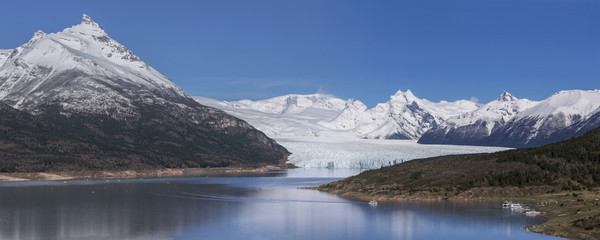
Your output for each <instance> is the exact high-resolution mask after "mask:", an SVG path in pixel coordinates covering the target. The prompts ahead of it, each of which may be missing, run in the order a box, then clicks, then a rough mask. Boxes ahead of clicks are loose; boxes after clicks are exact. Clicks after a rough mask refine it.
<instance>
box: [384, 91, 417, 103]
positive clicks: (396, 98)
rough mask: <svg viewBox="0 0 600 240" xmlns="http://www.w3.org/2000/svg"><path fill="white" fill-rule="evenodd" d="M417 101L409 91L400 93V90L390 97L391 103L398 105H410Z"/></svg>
mask: <svg viewBox="0 0 600 240" xmlns="http://www.w3.org/2000/svg"><path fill="white" fill-rule="evenodd" d="M417 99H418V98H417V97H416V96H415V95H414V94H413V93H412V92H411V91H410V89H407V90H406V92H402V90H399V91H398V92H396V94H394V95H393V96H391V97H390V101H391V102H400V103H412V102H414V101H415V100H417Z"/></svg>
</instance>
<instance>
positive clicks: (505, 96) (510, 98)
mask: <svg viewBox="0 0 600 240" xmlns="http://www.w3.org/2000/svg"><path fill="white" fill-rule="evenodd" d="M517 100H518V99H517V98H516V97H514V96H513V95H511V94H510V93H508V92H506V91H502V93H501V94H500V96H499V97H498V99H496V101H499V102H509V101H517Z"/></svg>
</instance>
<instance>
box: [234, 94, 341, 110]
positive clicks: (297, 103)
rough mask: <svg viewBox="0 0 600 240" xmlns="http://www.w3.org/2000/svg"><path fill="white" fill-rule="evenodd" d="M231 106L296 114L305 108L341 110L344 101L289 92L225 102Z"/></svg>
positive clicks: (324, 96) (324, 95) (328, 96)
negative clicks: (261, 97) (275, 95)
mask: <svg viewBox="0 0 600 240" xmlns="http://www.w3.org/2000/svg"><path fill="white" fill-rule="evenodd" d="M227 104H228V105H230V106H231V107H236V108H244V109H253V110H257V111H261V112H264V113H272V114H298V113H301V112H302V111H305V110H307V109H321V110H329V111H337V112H339V111H342V109H343V108H344V106H345V101H344V100H342V99H339V98H337V97H335V96H332V95H328V94H320V93H315V94H309V95H299V94H289V95H284V96H279V97H274V98H269V99H265V100H259V101H251V100H240V101H234V102H227Z"/></svg>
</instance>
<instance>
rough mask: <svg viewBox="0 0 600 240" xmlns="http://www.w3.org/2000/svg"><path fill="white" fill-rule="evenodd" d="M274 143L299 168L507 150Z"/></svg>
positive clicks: (398, 143) (363, 142)
mask: <svg viewBox="0 0 600 240" xmlns="http://www.w3.org/2000/svg"><path fill="white" fill-rule="evenodd" d="M276 141H277V143H279V144H281V145H282V146H284V147H285V148H287V150H288V151H290V152H291V153H292V155H290V157H289V161H288V162H289V163H291V164H294V165H296V166H298V167H302V168H358V169H375V168H380V167H385V166H390V165H394V164H398V163H401V162H404V161H409V160H413V159H419V158H428V157H435V156H443V155H450V154H466V153H487V152H497V151H502V150H506V149H508V148H501V147H478V146H455V145H424V144H418V143H417V141H416V140H386V139H348V140H344V139H323V138H299V139H285V138H284V139H276Z"/></svg>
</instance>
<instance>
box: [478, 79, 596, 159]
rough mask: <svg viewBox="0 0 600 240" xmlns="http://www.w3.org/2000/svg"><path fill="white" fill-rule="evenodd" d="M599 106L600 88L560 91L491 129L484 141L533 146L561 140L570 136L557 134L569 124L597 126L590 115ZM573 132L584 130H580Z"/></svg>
mask: <svg viewBox="0 0 600 240" xmlns="http://www.w3.org/2000/svg"><path fill="white" fill-rule="evenodd" d="M599 107H600V90H591V91H583V90H568V91H560V92H557V93H555V94H554V95H552V96H551V97H549V98H547V99H545V100H543V101H541V102H540V103H538V104H537V105H535V106H533V107H531V108H529V109H527V110H525V111H523V112H521V113H519V114H517V115H516V116H515V117H514V118H513V119H511V120H510V121H509V122H507V123H506V124H505V125H503V126H502V127H500V128H498V129H497V130H496V131H494V132H493V133H492V134H491V135H490V136H489V137H488V138H487V139H485V141H484V143H485V144H487V145H495V146H509V147H511V146H518V147H523V146H526V147H535V146H541V145H544V144H548V143H551V142H556V141H560V140H564V139H567V138H570V137H573V136H572V135H571V134H566V135H562V134H559V133H561V132H562V131H563V130H564V129H567V128H569V127H570V126H572V125H576V124H580V123H581V124H582V126H579V129H584V128H585V129H591V128H595V127H598V126H594V125H595V123H596V122H595V121H594V120H593V117H594V114H596V113H597V111H598V108H599ZM590 118H592V119H590ZM585 122H587V123H585ZM584 125H585V126H584ZM573 132H574V133H573V134H576V133H575V132H578V133H581V134H583V133H585V132H581V131H579V130H573ZM581 134H579V135H581Z"/></svg>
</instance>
